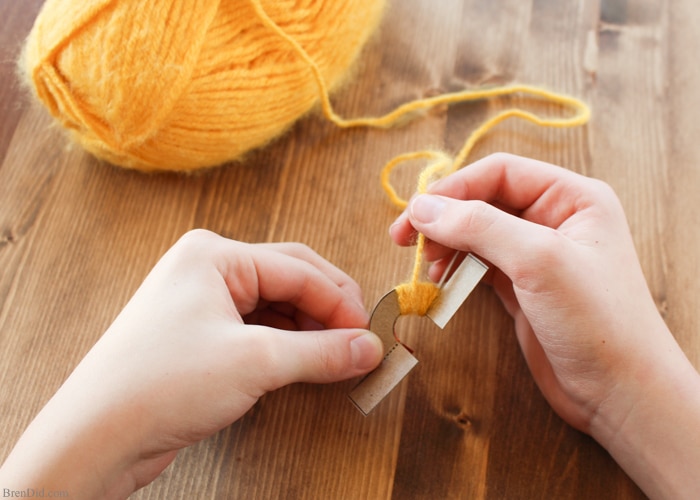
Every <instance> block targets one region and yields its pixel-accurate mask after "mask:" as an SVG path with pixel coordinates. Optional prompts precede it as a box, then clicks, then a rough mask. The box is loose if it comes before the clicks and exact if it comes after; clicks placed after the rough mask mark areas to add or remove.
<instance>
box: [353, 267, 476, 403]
mask: <svg viewBox="0 0 700 500" xmlns="http://www.w3.org/2000/svg"><path fill="white" fill-rule="evenodd" d="M487 270H488V267H487V266H486V265H485V264H484V263H483V262H481V261H480V260H479V259H477V258H476V257H474V256H473V255H472V254H468V255H467V256H466V258H465V259H464V261H462V263H461V264H460V265H459V267H458V268H457V269H456V270H455V272H454V273H453V274H452V276H451V277H450V279H449V280H447V283H445V286H444V287H442V289H441V292H440V296H439V297H438V299H437V300H436V301H435V303H434V304H433V305H432V306H430V309H429V310H428V313H427V316H428V317H429V318H430V319H431V320H433V322H434V323H435V324H436V325H438V326H439V327H440V328H444V327H445V325H446V324H447V322H448V321H449V320H450V318H452V316H454V314H455V312H457V309H459V307H460V306H461V305H462V304H463V303H464V301H465V300H466V298H467V297H468V296H469V294H470V293H471V292H472V290H474V288H475V287H476V285H477V284H478V283H479V281H481V278H483V276H484V274H486V271H487ZM448 271H449V269H448V270H447V271H445V272H448ZM400 315H401V308H400V307H399V296H398V293H397V292H396V290H392V291H390V292H389V293H387V294H386V295H384V296H383V297H382V298H381V299H380V300H379V302H378V303H377V305H376V306H375V308H374V311H372V317H371V318H370V323H369V328H370V330H372V331H373V332H374V333H375V334H376V335H377V336H378V337H379V338H380V339H381V341H382V344H383V346H384V352H385V355H384V359H383V360H382V362H381V364H380V365H379V366H378V367H377V368H375V369H374V371H372V372H370V373H369V374H368V375H367V376H366V377H365V378H363V379H362V380H361V381H360V383H359V384H358V385H357V386H356V387H355V388H354V389H353V390H352V391H351V392H350V394H349V397H350V400H351V401H352V402H353V403H354V404H355V406H356V407H357V409H358V410H360V411H361V412H362V414H363V415H365V416H367V415H368V414H369V412H371V411H372V410H373V409H374V407H375V406H377V405H378V404H379V402H380V401H381V400H382V399H384V398H385V397H386V396H387V395H388V394H389V393H390V392H391V390H392V389H393V388H394V387H396V386H397V385H398V383H399V382H401V380H403V378H404V377H405V376H406V375H408V373H409V372H410V371H411V370H412V369H413V367H414V366H416V364H417V363H418V360H417V359H416V358H415V357H414V356H413V355H412V354H411V352H410V351H409V350H408V349H406V347H404V345H403V344H401V342H399V341H398V339H397V338H396V335H395V334H394V325H395V324H396V320H397V319H398V318H399V316H400Z"/></svg>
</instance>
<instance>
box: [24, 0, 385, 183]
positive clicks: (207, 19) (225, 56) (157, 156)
mask: <svg viewBox="0 0 700 500" xmlns="http://www.w3.org/2000/svg"><path fill="white" fill-rule="evenodd" d="M384 4H385V1H384V0H226V1H222V0H219V1H215V0H149V1H146V2H144V1H142V0H48V1H47V2H46V3H45V4H44V6H43V8H42V10H41V12H40V14H39V16H38V18H37V20H36V22H35V24H34V27H33V29H32V31H31V33H30V35H29V38H28V39H27V42H26V45H25V49H24V53H23V58H22V61H21V65H22V67H23V70H24V71H25V73H26V77H27V79H28V81H29V82H30V84H31V86H32V88H33V89H34V92H35V93H36V95H37V97H38V98H39V99H40V100H41V101H42V102H43V103H44V105H45V106H46V107H47V108H48V109H49V111H50V112H51V114H52V115H53V116H54V117H55V118H56V119H57V120H58V121H59V123H60V124H61V125H62V126H63V127H64V128H65V129H67V130H68V131H69V132H70V134H71V136H72V137H73V139H74V140H75V141H77V142H78V143H80V144H81V145H82V146H83V147H84V148H85V149H87V150H88V151H90V152H91V153H93V154H94V155H95V156H97V157H99V158H102V159H104V160H106V161H108V162H110V163H113V164H116V165H120V166H123V167H129V168H136V169H140V170H179V171H190V170H195V169H199V168H202V167H209V166H215V165H219V164H222V163H225V162H228V161H232V160H236V159H238V158H240V157H241V156H242V155H244V154H245V153H246V152H248V151H250V150H252V149H255V148H258V147H261V146H263V145H265V144H266V143H268V142H269V141H270V140H271V139H273V138H275V137H277V136H279V135H280V134H282V133H283V132H284V131H285V130H287V129H288V128H289V127H290V126H291V125H292V124H293V123H294V122H295V121H297V120H298V119H299V118H300V117H301V116H302V115H304V114H305V113H307V112H308V111H309V110H310V109H312V108H313V107H314V105H315V104H316V103H317V102H318V98H319V88H318V86H317V82H316V80H315V79H314V78H313V75H312V74H311V71H310V68H309V65H308V62H307V61H304V60H303V59H302V58H300V57H299V53H298V51H295V50H294V48H293V47H292V46H291V45H290V43H289V40H285V39H284V38H283V37H280V36H279V33H276V32H275V31H274V30H273V29H271V28H270V26H269V25H267V24H266V23H265V22H264V20H263V19H261V16H260V12H261V11H260V10H259V9H262V12H263V13H264V15H265V16H268V17H269V19H270V20H272V22H273V23H274V24H276V25H277V26H278V27H279V29H281V30H282V31H284V33H286V34H287V35H288V36H289V37H290V38H291V39H293V40H294V41H295V42H296V43H298V44H299V45H300V46H301V47H302V48H303V51H304V52H305V53H306V54H308V56H309V57H310V58H311V59H312V60H313V61H314V63H315V64H316V66H317V67H318V69H319V70H320V73H321V77H322V78H323V80H324V81H325V82H326V83H327V85H328V86H329V88H331V89H332V88H334V87H337V86H338V85H339V84H341V83H342V81H343V79H344V78H345V76H346V75H347V73H348V69H349V68H350V67H351V66H352V64H353V62H354V60H355V59H356V58H357V56H358V54H359V52H360V50H361V48H362V46H363V45H364V43H365V42H366V41H367V39H368V38H369V37H370V36H371V34H372V32H373V31H374V30H375V28H376V26H377V25H378V24H379V21H380V18H381V14H382V11H383V8H384Z"/></svg>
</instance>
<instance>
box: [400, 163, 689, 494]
mask: <svg viewBox="0 0 700 500" xmlns="http://www.w3.org/2000/svg"><path fill="white" fill-rule="evenodd" d="M429 191H430V193H431V194H428V195H419V196H417V197H415V198H414V199H412V201H411V203H410V205H409V207H408V209H407V210H406V211H405V212H404V213H403V214H402V215H401V216H400V217H399V219H398V220H397V221H396V222H395V224H394V225H393V226H392V228H391V235H392V237H393V239H394V241H396V242H397V243H399V244H401V245H409V244H411V243H412V242H413V241H414V239H415V231H420V232H421V233H423V234H424V235H425V236H426V237H427V238H428V239H429V240H430V241H429V242H428V244H427V245H426V250H425V252H426V258H427V259H428V260H430V261H434V264H433V266H432V269H431V276H432V277H433V278H436V277H438V276H439V275H440V274H441V273H442V271H443V269H444V268H445V263H446V262H447V261H449V257H450V256H451V254H452V253H453V252H454V250H453V249H458V250H464V251H472V252H474V253H476V254H478V255H480V256H481V257H483V258H485V259H486V260H488V261H490V262H491V264H492V265H493V266H495V267H496V271H495V272H494V273H493V275H492V276H491V278H490V282H491V283H492V285H493V287H494V289H495V291H496V293H497V294H498V296H499V297H500V298H501V301H502V302H503V304H504V306H505V308H506V310H507V311H508V313H509V314H510V315H511V316H512V317H513V318H514V320H515V329H516V333H517V337H518V341H519V342H520V345H521V347H522V351H523V353H524V356H525V358H526V360H527V363H528V365H529V367H530V370H531V372H532V374H533V376H534V378H535V380H536V382H537V384H538V385H539V387H540V389H541V390H542V392H543V394H544V395H545V397H546V398H547V400H548V401H549V403H550V404H551V405H552V407H553V408H554V409H555V410H556V411H557V412H558V413H559V414H560V415H561V416H562V418H564V419H565V420H566V421H567V422H569V423H570V424H571V425H573V426H574V427H576V428H578V429H581V430H583V431H585V432H588V433H591V434H592V435H593V436H594V437H595V438H596V439H598V440H599V441H600V442H601V443H602V444H603V445H604V446H606V447H607V448H608V449H609V450H610V451H611V453H612V454H613V456H615V457H616V458H617V459H618V461H620V463H621V465H622V466H623V467H625V468H626V469H627V470H628V472H629V473H630V475H632V476H633V478H634V479H636V480H637V481H638V482H639V483H640V485H641V486H642V487H644V488H645V489H646V490H647V492H648V493H649V494H652V495H657V494H669V493H675V494H681V496H682V494H683V491H684V490H683V489H682V488H693V487H695V488H698V487H700V484H699V481H698V480H697V479H692V478H691V477H690V476H689V475H687V474H686V475H685V477H683V474H682V472H681V473H680V475H681V477H680V478H678V477H676V478H675V479H674V480H673V481H670V479H671V478H669V477H668V475H669V474H671V475H673V474H679V472H678V471H682V470H683V469H684V468H685V469H687V468H688V467H689V465H685V466H683V465H681V466H678V463H679V461H681V460H686V461H687V463H688V464H693V469H696V468H697V467H700V452H698V451H697V450H698V449H699V448H700V439H699V437H700V433H699V432H698V428H699V427H698V421H700V383H699V382H698V374H697V372H696V371H695V370H694V368H693V367H692V365H691V364H690V363H689V361H688V360H687V358H686V357H685V356H684V354H683V352H682V351H681V349H680V348H679V346H678V344H677V343H676V341H675V339H674V338H673V336H672V335H671V333H670V332H669V330H668V329H667V327H666V325H665V324H664V322H663V320H662V318H661V316H660V315H659V313H658V311H657V309H656V306H655V303H654V300H653V299H652V297H651V294H650V293H649V290H648V288H647V284H646V282H645V279H644V276H643V274H642V270H641V268H640V265H639V262H638V259H637V256H636V253H635V250H634V245H633V242H632V238H631V236H630V232H629V229H628V226H627V222H626V219H625V215H624V213H623V209H622V207H621V205H620V203H619V201H618V199H617V197H616V196H615V194H614V192H613V191H612V189H610V187H609V186H607V185H606V184H604V183H602V182H600V181H597V180H593V179H590V178H586V177H583V176H580V175H577V174H575V173H573V172H570V171H567V170H565V169H562V168H559V167H555V166H553V165H548V164H544V163H541V162H537V161H534V160H528V159H524V158H519V157H515V156H510V155H494V156H491V157H488V158H485V159H483V160H481V161H478V162H476V163H474V164H473V165H470V166H467V167H465V168H463V169H462V170H460V171H458V172H457V173H455V174H453V175H451V176H449V177H447V178H445V179H442V180H441V181H438V182H436V183H435V184H434V185H432V186H431V188H430V190H429ZM679 406H680V407H681V408H679ZM668 415H671V416H673V418H671V419H670V420H669V421H667V422H665V421H664V420H663V419H664V417H665V416H668ZM690 422H694V424H693V428H692V432H690V433H686V434H681V433H678V434H676V435H673V431H669V430H667V429H666V428H663V429H659V428H657V427H658V426H660V425H663V426H665V427H668V426H670V427H673V426H678V425H684V424H687V423H690ZM657 431H661V432H657ZM642 436H643V442H641V441H642ZM657 445H658V446H657ZM676 445H678V446H676ZM693 447H694V448H693ZM640 448H644V449H643V450H640ZM650 450H652V451H650ZM645 453H653V454H654V457H653V458H652V459H649V458H648V457H647V456H646V455H644V454H645ZM657 461H658V462H664V463H663V464H661V465H659V464H658V463H656V462H657ZM674 464H675V466H676V470H675V472H674V470H673V469H674ZM657 466H658V468H656V467H657ZM652 468H656V469H655V470H654V471H651V470H650V469H652ZM662 469H663V470H664V473H663V474H659V472H660V470H662ZM692 474H693V476H694V475H695V473H694V472H693V473H692ZM660 476H665V477H660ZM674 481H675V484H673V483H674ZM645 483H646V484H645ZM650 483H651V484H650ZM662 483H663V484H662ZM674 488H681V489H674ZM689 491H692V490H690V489H685V493H688V492H689Z"/></svg>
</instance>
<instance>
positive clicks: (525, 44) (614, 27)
mask: <svg viewBox="0 0 700 500" xmlns="http://www.w3.org/2000/svg"><path fill="white" fill-rule="evenodd" d="M40 5H41V1H39V0H22V1H16V0H0V51H1V53H0V360H1V362H0V431H1V432H2V436H3V437H4V439H3V440H2V441H1V442H0V458H2V457H5V456H6V455H7V453H9V451H10V449H11V447H12V445H13V444H14V442H15V441H16V439H17V438H18V436H19V435H20V433H21V432H22V430H23V429H24V427H25V426H26V425H27V424H28V423H29V421H30V420H31V419H32V417H33V416H34V415H35V414H36V412H37V411H38V410H39V409H40V408H41V406H42V405H43V404H44V403H45V401H46V400H47V399H48V398H49V397H50V396H51V394H52V393H53V392H54V391H55V390H56V388H57V387H58V386H59V385H60V384H61V382H62V381H63V380H64V378H65V377H66V376H67V375H68V373H70V371H71V369H72V368H73V367H74V366H75V364H76V363H77V362H78V361H79V360H80V358H81V357H82V356H83V355H84V354H85V352H87V350H88V349H89V348H90V346H91V345H92V344H93V343H94V342H95V341H96V339H97V338H99V336H100V335H101V333H102V332H103V331H104V329H105V328H106V327H107V326H108V325H109V323H110V322H111V320H112V319H113V318H114V317H115V315H116V314H117V313H118V311H119V310H120V308H121V307H122V306H123V305H124V304H125V303H126V301H127V300H128V298H129V296H130V295H131V294H132V293H133V292H134V291H135V289H136V287H137V286H138V284H139V283H140V281H141V280H142V279H143V277H144V276H145V275H146V273H147V272H148V270H149V269H150V268H151V266H152V265H153V264H154V263H155V262H156V261H157V259H158V258H159V256H160V255H162V253H163V252H164V251H165V250H166V249H167V248H168V247H169V246H170V245H171V244H172V243H173V242H174V241H175V240H176V239H177V238H178V237H179V236H180V235H181V234H182V233H184V232H185V231H187V230H188V229H190V228H194V227H204V228H208V229H211V230H213V231H216V232H218V233H221V234H223V235H225V236H228V237H231V238H235V239H239V240H244V241H282V240H296V241H302V242H304V243H306V244H308V245H310V246H311V247H313V248H315V249H316V250H317V251H318V252H319V253H321V254H322V255H323V256H325V257H326V258H328V259H330V260H331V261H333V262H334V263H335V264H337V265H338V266H340V267H341V268H343V269H344V270H346V271H347V272H348V273H349V274H350V275H352V276H353V277H355V278H356V279H357V281H358V282H359V283H360V285H361V286H362V288H363V290H364V292H365V299H366V303H367V306H368V307H370V306H371V305H372V304H373V303H374V301H376V300H377V299H378V298H379V297H380V296H381V295H383V293H384V292H386V291H388V290H389V289H390V288H391V287H392V286H393V285H395V284H396V283H398V282H400V281H402V280H403V279H404V278H405V277H406V276H407V275H408V273H409V272H410V268H411V264H412V250H410V249H400V248H397V247H395V246H393V245H392V244H391V242H390V240H389V238H388V237H387V236H386V231H387V227H388V225H389V224H390V223H391V222H392V220H393V218H394V217H395V216H396V215H397V212H396V210H395V209H394V208H393V207H392V206H391V205H390V204H389V203H388V202H387V200H386V199H385V197H384V194H383V193H382V191H381V189H380V187H379V183H378V175H379V169H380V168H381V166H382V165H383V163H384V162H385V161H387V160H388V159H390V158H392V157H393V156H394V155H396V154H399V153H403V152H406V151H412V150H416V149H423V148H425V147H441V148H444V149H445V150H447V151H456V150H457V149H458V148H459V147H460V146H461V145H462V143H463V141H464V140H465V138H466V137H467V136H468V134H469V132H470V131H471V130H473V128H474V127H475V126H476V125H477V124H479V123H480V122H481V121H482V120H483V119H484V118H485V117H487V116H489V115H491V114H492V113H494V112H495V111H497V110H499V109H501V108H502V107H504V106H506V105H507V104H509V103H511V102H505V101H504V102H500V101H497V102H481V103H472V104H468V105H460V106H454V107H452V108H450V109H446V108H440V109H435V110H432V111H431V112H429V113H427V114H426V116H425V117H423V118H422V119H420V120H417V121H415V122H413V123H410V124H408V125H407V126H405V127H402V128H398V129H394V130H389V131H375V130H361V129H358V130H349V131H340V130H337V129H335V128H334V127H333V126H332V125H330V124H329V123H327V122H326V121H325V120H324V119H323V118H322V117H320V116H318V115H312V116H309V117H307V118H305V119H304V120H302V121H300V122H299V123H297V124H296V126H295V127H294V128H293V129H292V130H291V131H290V132H289V133H288V134H286V135H285V136H284V137H282V138H280V139H279V140H277V141H275V142H274V143H273V144H271V145H270V146H268V147H267V148H265V149H264V150H261V151H257V152H255V153H253V154H251V155H250V157H249V158H248V159H247V160H246V162H245V163H244V164H235V165H228V166H224V167H222V168H219V169H213V170H210V171H207V172H204V173H201V174H197V175H192V176H180V175H171V174H164V175H143V174H139V173H138V172H130V171H125V170H121V169H118V168H114V167H111V166H109V165H105V164H103V163H100V162H98V161H96V160H95V159H94V158H92V157H90V156H89V155H87V154H85V153H84V152H83V151H81V150H80V149H79V148H76V147H70V145H69V144H68V142H67V140H66V138H65V137H64V135H63V134H62V133H61V131H60V130H58V129H57V128H55V127H54V126H53V125H52V124H51V120H50V119H49V117H48V116H47V115H46V113H45V112H44V110H43V109H41V108H39V107H37V106H34V105H32V104H31V100H30V99H29V98H28V97H27V95H26V94H25V93H24V91H23V90H22V89H21V86H20V85H19V84H18V81H17V79H16V77H15V67H14V59H15V58H16V56H17V53H18V51H19V48H20V45H21V41H22V39H23V38H24V37H25V36H26V34H27V32H28V30H29V29H30V26H31V23H32V21H33V19H34V17H35V16H36V13H37V12H38V9H39V7H40ZM698 24H700V7H698V5H697V3H696V2H694V1H693V0H675V1H674V2H670V1H658V0H634V1H633V0H606V1H601V0H591V1H587V2H580V1H574V0H444V1H440V2H434V1H431V0H401V1H399V0H393V1H392V2H391V5H390V9H389V11H388V12H387V15H386V18H385V20H384V23H383V25H382V27H381V29H380V30H379V32H378V33H377V35H376V36H375V38H374V39H373V40H372V42H371V43H370V45H369V46H368V48H367V50H366V51H365V53H364V55H363V57H362V60H361V62H360V64H359V65H358V67H357V68H356V70H355V77H354V78H353V80H352V82H350V83H349V84H348V85H347V86H346V87H345V88H344V89H342V91H340V92H339V93H338V94H337V95H335V96H334V102H335V105H336V107H337V111H338V112H339V113H340V114H342V115H344V116H346V117H351V116H359V115H369V114H378V113H381V112H383V111H387V110H389V109H391V108H392V107H394V106H395V105H397V104H399V103H402V102H405V101H407V100H409V99H412V98H416V97H421V96H426V95H433V94H436V93H438V92H444V91H447V90H453V89H458V88H463V87H465V86H478V85H484V84H501V83H509V82H520V83H528V84H535V85H542V86H545V87H548V88H550V89H553V90H556V91H561V92H567V93H571V94H574V95H576V96H579V97H581V98H583V99H584V100H586V101H587V102H589V103H590V104H591V106H592V109H593V119H592V122H591V123H590V125H588V126H587V127H585V128H581V129H576V130H563V131H562V130H543V129H538V128H536V127H534V126H532V125H529V124H526V123H521V122H509V123H506V124H503V125H502V126H500V127H499V128H498V129H497V130H496V131H494V132H493V133H491V134H489V135H488V136H487V137H486V138H485V139H484V140H483V141H482V142H480V143H479V144H478V145H477V147H476V149H475V151H474V154H473V157H472V159H474V158H477V157H480V156H484V155H486V154H488V153H490V152H493V151H499V150H504V151H509V152H513V153H517V154H522V155H527V156H532V157H536V158H539V159H542V160H545V161H550V162H553V163H557V164H561V165H564V166H566V167H568V168H570V169H572V170H575V171H578V172H582V173H586V174H588V175H592V176H595V177H598V178H601V179H603V180H605V181H607V182H608V183H610V184H611V185H612V186H613V187H614V188H615V189H616V190H617V192H618V194H619V195H620V198H621V200H622V203H623V205H624V207H625V209H626V210H627V214H628V218H629V222H630V226H631V230H632V233H633V236H634V240H635V243H636V245H637V249H638V253H639V257H640V260H641V263H642V266H643V269H644V271H645V273H646V275H647V277H648V280H649V285H650V288H651V290H652V293H653V295H654V297H655V299H656V301H657V304H658V306H659V308H660V309H661V311H662V313H663V314H664V317H665V318H666V320H667V322H668V324H669V325H670V327H671V329H672V330H673V331H674V332H675V334H676V336H677V338H678V340H679V342H680V343H681V346H682V347H683V348H684V350H685V351H686V352H687V353H688V356H689V357H690V359H691V360H692V361H693V363H695V365H696V366H700V337H699V336H698V334H697V332H698V331H699V330H700V316H699V315H698V314H697V304H698V302H699V301H700V281H699V280H697V279H696V277H697V276H698V275H699V274H700V215H698V214H699V213H700V211H698V210H697V205H698V196H697V186H700V167H698V165H700V147H698V141H697V137H700V115H698V113H697V111H696V110H697V109H700V90H698V89H700V66H698V64H697V56H696V50H695V48H696V47H698V46H700V32H699V31H698V30H697V29H696V27H697V26H698ZM514 102H515V103H516V104H517V103H518V102H517V101H514ZM545 111H553V110H547V109H545ZM409 170H411V169H409ZM414 173H415V172H412V171H411V172H404V173H399V174H397V176H396V178H395V181H396V184H397V185H398V187H399V189H400V190H401V192H402V193H404V194H406V195H408V194H409V193H410V192H411V191H412V189H413V182H414V180H413V175H414ZM399 331H400V332H401V334H402V337H403V339H404V340H405V341H406V342H407V343H408V344H409V345H411V346H412V347H414V348H415V349H416V352H417V357H418V358H419V359H420V361H421V362H420V364H419V365H418V367H417V368H416V369H415V370H414V371H413V372H412V373H411V375H410V376H409V377H408V379H407V380H406V381H404V382H403V383H402V384H401V386H400V387H399V388H398V389H397V390H396V391H394V392H393V393H392V394H391V396H390V397H389V398H388V399H387V400H386V401H385V402H383V403H382V404H381V405H380V406H379V407H378V408H377V409H375V411H374V412H373V413H372V415H371V416H370V417H369V418H363V417H362V416H361V415H360V414H359V412H357V411H356V410H355V409H354V408H353V406H352V404H350V403H349V402H348V401H347V399H346V393H347V391H348V390H349V388H351V387H352V386H353V385H354V384H355V382H356V381H348V382H345V383H340V384H334V385H330V386H312V385H294V386H290V387H287V388H285V389H282V390H280V391H278V392H276V393H273V394H269V395H267V396H265V397H264V398H263V399H262V400H261V401H260V403H259V404H258V405H257V406H256V407H255V408H253V410H251V411H250V412H249V413H248V414H247V415H246V416H245V417H244V418H243V419H241V420H240V421H238V422H236V423H234V424H233V425H232V426H230V427H229V428H227V429H225V430H223V431H222V432H220V433H219V434H217V435H215V436H213V437H212V438H210V439H208V440H206V441H204V442H202V443H200V444H199V445H197V446H194V447H192V448H190V449H187V450H184V451H183V452H181V454H180V455H179V456H178V458H177V460H176V462H175V463H174V464H173V465H172V466H171V467H170V468H168V469H167V470H166V472H165V473H164V474H163V475H162V476H161V477H160V478H159V479H157V480H156V481H155V482H154V483H153V484H152V485H150V486H148V487H146V488H144V489H143V490H141V491H139V492H138V493H136V494H135V495H134V496H133V498H139V499H161V498H202V499H206V498H212V499H214V498H217V499H218V498H246V499H256V498H258V499H268V498H293V499H297V498H298V499H317V498H343V499H366V498H371V499H382V498H385V499H388V498H396V499H407V498H410V499H413V498H415V499H421V498H426V499H427V498H430V499H433V498H486V499H496V498H499V499H500V498H527V499H530V498H564V499H567V498H570V499H579V498H580V499H588V498H602V499H605V498H610V499H613V498H614V499H636V498H643V497H644V496H643V494H642V493H641V492H640V491H639V490H638V489H637V487H636V486H635V485H634V484H633V483H632V482H631V481H630V480H629V479H628V478H627V476H626V475H625V474H624V473H623V472H622V471H621V470H620V469H619V468H618V467H617V465H616V464H615V463H614V462H613V461H612V459H611V458H610V457H609V456H608V455H607V453H606V452H605V451H604V450H603V449H602V448H600V447H599V446H598V445H597V444H596V443H595V442H594V441H593V440H592V439H590V438H588V437H587V436H585V435H583V434H581V433H579V432H577V431H574V430H573V429H571V428H570V427H568V426H567V425H566V424H564V423H563V422H562V421H561V420H560V419H559V418H558V417H557V416H556V415H555V414H554V413H553V412H552V411H551V409H550V408H549V406H548V405H547V403H546V402H545V400H544V399H543V397H542V396H541V395H540V393H539V391H538V390H537V388H536V386H535V384H534V382H533V381H532V378H531V377H530V375H529V373H528V370H527V367H526V366H525V363H524V361H523V358H522V356H521V354H520V352H519V349H518V346H517V343H516V341H515V337H514V332H513V326H512V323H511V321H510V319H509V318H508V316H507V315H506V314H505V312H504V311H503V309H502V307H501V306H500V304H499V302H498V300H497V299H496V298H495V297H494V295H493V294H492V293H491V291H490V290H489V289H487V288H479V289H477V290H476V291H475V293H474V294H473V295H472V296H471V297H470V298H469V300H468V301H467V303H466V304H465V306H464V307H463V308H462V309H461V310H460V311H459V312H458V313H457V315H456V317H455V318H454V319H453V321H452V322H451V323H450V324H449V325H448V327H447V328H446V329H445V330H444V331H440V330H439V329H437V328H436V327H435V326H434V325H432V323H431V322H430V321H429V320H428V319H426V318H421V319H419V318H401V320H400V322H399ZM127 431H128V430H127Z"/></svg>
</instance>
